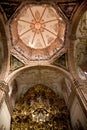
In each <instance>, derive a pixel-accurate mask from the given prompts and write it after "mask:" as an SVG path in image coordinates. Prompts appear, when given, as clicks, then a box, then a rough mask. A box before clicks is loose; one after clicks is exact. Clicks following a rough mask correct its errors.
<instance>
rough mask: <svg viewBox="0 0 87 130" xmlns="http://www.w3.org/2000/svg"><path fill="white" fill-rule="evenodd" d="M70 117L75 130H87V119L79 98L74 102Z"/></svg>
mask: <svg viewBox="0 0 87 130" xmlns="http://www.w3.org/2000/svg"><path fill="white" fill-rule="evenodd" d="M70 116H71V123H72V126H73V130H77V129H81V130H87V119H86V116H85V114H84V112H83V110H82V108H81V105H80V103H79V101H78V99H77V97H75V99H74V101H73V104H72V108H71V111H70Z"/></svg>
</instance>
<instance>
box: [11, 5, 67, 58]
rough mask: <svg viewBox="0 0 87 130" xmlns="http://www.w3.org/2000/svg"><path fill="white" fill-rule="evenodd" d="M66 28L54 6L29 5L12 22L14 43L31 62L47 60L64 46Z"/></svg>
mask: <svg viewBox="0 0 87 130" xmlns="http://www.w3.org/2000/svg"><path fill="white" fill-rule="evenodd" d="M65 26H66V25H65V22H64V20H63V19H62V17H61V16H60V15H59V14H58V13H57V11H56V10H55V9H54V8H53V7H52V6H50V5H46V4H42V5H32V4H27V5H25V6H23V7H22V8H21V9H20V11H18V12H17V13H16V15H15V16H14V18H13V19H12V20H11V26H10V31H11V34H12V43H13V45H14V47H15V49H16V50H17V51H18V52H20V53H22V55H24V56H25V57H27V58H28V59H30V60H38V59H39V60H43V59H45V60H46V59H49V58H50V57H52V56H53V55H54V54H55V52H59V50H60V49H61V48H62V47H63V46H64V35H65V28H66V27H65Z"/></svg>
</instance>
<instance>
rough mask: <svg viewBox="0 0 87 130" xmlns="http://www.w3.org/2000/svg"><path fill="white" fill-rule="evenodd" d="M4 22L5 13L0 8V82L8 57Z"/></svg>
mask: <svg viewBox="0 0 87 130" xmlns="http://www.w3.org/2000/svg"><path fill="white" fill-rule="evenodd" d="M5 22H6V17H5V13H4V11H3V10H2V8H1V7H0V63H1V67H0V68H1V72H0V80H3V79H4V78H5V74H6V71H7V66H8V55H9V54H8V53H9V52H8V44H7V36H6V30H5Z"/></svg>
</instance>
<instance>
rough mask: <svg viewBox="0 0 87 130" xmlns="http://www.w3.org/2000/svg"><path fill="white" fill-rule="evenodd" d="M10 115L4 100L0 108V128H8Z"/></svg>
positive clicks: (7, 129) (6, 129) (2, 129)
mask: <svg viewBox="0 0 87 130" xmlns="http://www.w3.org/2000/svg"><path fill="white" fill-rule="evenodd" d="M10 122H11V117H10V113H9V111H8V108H7V105H6V102H5V101H4V102H3V104H2V106H1V109H0V130H4V128H5V130H10Z"/></svg>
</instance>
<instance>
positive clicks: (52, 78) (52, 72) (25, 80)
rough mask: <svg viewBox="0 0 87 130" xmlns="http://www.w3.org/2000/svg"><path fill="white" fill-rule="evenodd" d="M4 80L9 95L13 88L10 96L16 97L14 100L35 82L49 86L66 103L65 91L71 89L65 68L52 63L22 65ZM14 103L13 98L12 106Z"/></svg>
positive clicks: (69, 78)
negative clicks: (7, 86)
mask: <svg viewBox="0 0 87 130" xmlns="http://www.w3.org/2000/svg"><path fill="white" fill-rule="evenodd" d="M66 80H67V82H68V80H69V82H70V83H66ZM14 81H15V83H14ZM6 82H7V83H8V85H9V90H10V91H9V95H10V96H12V95H13V93H14V92H13V91H14V90H15V94H14V96H12V97H16V99H15V100H17V98H19V97H20V95H21V94H23V93H25V92H26V91H28V89H29V88H32V87H33V86H35V85H37V84H42V85H45V86H49V88H51V89H52V90H53V91H54V92H55V93H56V94H59V95H60V96H62V97H63V98H65V102H66V103H67V102H68V100H67V98H69V96H68V95H67V94H66V93H68V91H69V90H70V93H71V91H72V90H73V88H72V85H73V84H72V76H71V75H70V74H69V73H68V72H67V71H66V70H63V69H62V68H59V67H55V66H53V65H45V66H42V65H39V66H31V67H23V68H21V69H19V70H17V71H15V72H13V74H11V75H9V77H8V78H7V81H6ZM62 84H63V85H62ZM62 91H63V92H62ZM22 92H23V93H22ZM15 95H16V96H15ZM66 96H68V97H66ZM14 103H15V101H14V99H13V106H15V104H14Z"/></svg>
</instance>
